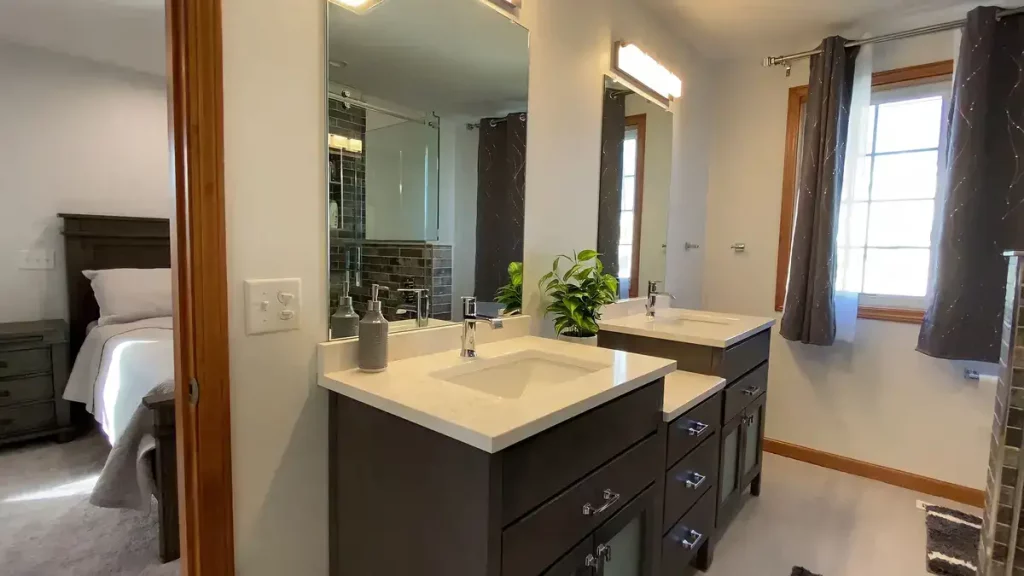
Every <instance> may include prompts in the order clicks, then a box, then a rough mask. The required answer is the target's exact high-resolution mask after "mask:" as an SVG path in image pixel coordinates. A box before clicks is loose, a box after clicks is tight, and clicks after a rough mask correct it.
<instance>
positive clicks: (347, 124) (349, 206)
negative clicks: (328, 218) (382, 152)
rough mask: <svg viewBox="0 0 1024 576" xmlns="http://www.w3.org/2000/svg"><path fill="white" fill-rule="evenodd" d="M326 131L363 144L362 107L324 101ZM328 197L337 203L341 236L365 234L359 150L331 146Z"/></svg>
mask: <svg viewBox="0 0 1024 576" xmlns="http://www.w3.org/2000/svg"><path fill="white" fill-rule="evenodd" d="M327 116H328V131H329V132H330V133H331V134H337V135H339V136H344V137H346V138H355V139H358V140H359V141H360V142H363V143H364V145H365V142H366V110H364V109H362V108H357V107H352V108H348V109H346V108H345V107H344V105H343V104H342V103H341V102H338V101H336V100H328V102H327ZM329 157H330V170H329V172H330V183H329V184H328V187H329V196H330V198H329V200H328V201H330V200H333V201H335V202H337V203H338V207H339V218H338V220H339V225H338V230H339V231H340V233H341V237H343V238H365V237H366V159H365V156H364V153H363V152H351V151H348V150H335V149H332V150H331V153H330V155H329Z"/></svg>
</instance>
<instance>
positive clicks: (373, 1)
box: [329, 0, 384, 14]
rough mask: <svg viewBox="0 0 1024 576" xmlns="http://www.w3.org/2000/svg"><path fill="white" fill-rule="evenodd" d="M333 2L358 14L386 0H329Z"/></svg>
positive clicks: (364, 12)
mask: <svg viewBox="0 0 1024 576" xmlns="http://www.w3.org/2000/svg"><path fill="white" fill-rule="evenodd" d="M329 1H330V2H331V3H332V4H337V5H338V6H341V7H342V8H346V9H348V10H351V11H353V12H355V13H356V14H366V13H367V12H369V11H370V10H371V9H373V7H374V6H376V5H377V4H380V3H381V2H383V1H384V0H329Z"/></svg>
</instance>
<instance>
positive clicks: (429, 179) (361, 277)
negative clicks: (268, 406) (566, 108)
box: [325, 0, 529, 338]
mask: <svg viewBox="0 0 1024 576" xmlns="http://www.w3.org/2000/svg"><path fill="white" fill-rule="evenodd" d="M499 5H500V4H499ZM327 18H328V42H327V44H328V54H327V63H328V66H327V78H328V82H327V98H326V106H327V121H328V130H327V132H328V139H327V140H328V141H327V146H328V160H329V161H328V170H327V172H328V173H327V175H326V185H325V189H326V195H325V197H326V202H327V205H328V210H327V213H328V223H327V226H328V234H327V236H328V242H329V246H328V255H329V261H328V263H327V265H328V270H329V274H328V276H329V280H330V290H329V298H330V302H329V311H330V315H331V318H330V322H329V324H330V337H331V338H345V337H351V336H355V335H356V331H355V330H356V328H355V327H354V326H355V322H354V321H353V318H355V317H361V316H362V315H363V314H364V313H365V311H366V308H367V303H368V302H369V300H370V298H371V289H372V286H373V285H374V284H376V285H378V286H380V287H381V290H380V300H381V303H382V304H381V309H382V312H383V314H384V316H385V318H386V319H387V320H388V321H389V323H390V324H389V328H390V330H391V331H392V332H394V331H400V330H410V329H416V328H426V327H433V326H441V325H445V324H449V323H453V322H458V321H460V320H461V319H462V310H461V297H462V296H475V297H476V298H477V299H478V310H479V313H480V314H481V315H497V314H499V313H501V312H502V311H503V310H504V309H506V308H514V306H512V305H509V304H508V302H507V298H501V300H502V301H503V302H504V303H499V302H498V300H499V298H498V297H497V296H496V295H497V294H498V293H499V290H500V289H501V288H502V287H504V286H506V285H507V284H509V282H510V281H511V278H510V275H509V268H510V263H513V262H521V261H522V250H523V218H524V209H523V208H524V202H525V165H526V141H527V139H526V121H527V114H528V111H527V94H528V84H527V82H528V77H529V34H528V32H527V30H526V29H525V28H523V27H522V26H520V25H519V24H518V23H516V22H514V21H513V20H512V19H510V16H509V15H508V14H507V13H505V12H503V11H501V10H499V9H497V8H496V7H495V5H492V4H491V3H489V2H486V1H484V0H383V1H378V2H374V1H373V0H365V1H364V2H359V1H358V0H335V1H332V2H328V4H327ZM503 293H507V290H506V292H503Z"/></svg>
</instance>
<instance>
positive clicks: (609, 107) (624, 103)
mask: <svg viewBox="0 0 1024 576" xmlns="http://www.w3.org/2000/svg"><path fill="white" fill-rule="evenodd" d="M671 177H672V113H671V112H668V111H666V110H665V109H664V108H663V107H662V106H659V105H657V104H654V103H653V102H652V101H650V100H648V99H647V98H645V97H644V96H642V95H640V94H638V93H636V92H635V91H633V90H632V89H630V88H629V87H627V86H626V85H625V84H622V83H620V82H618V81H617V80H615V79H613V78H612V77H610V76H606V77H605V84H604V107H603V119H602V127H601V178H600V194H599V199H598V223H597V251H598V252H599V253H600V254H601V261H602V263H603V264H604V267H605V270H606V271H607V272H609V273H611V274H614V275H615V276H616V277H617V278H618V280H619V298H620V299H627V298H636V297H638V296H643V295H645V294H646V290H647V286H648V283H649V282H658V283H659V285H660V283H661V282H662V281H663V280H664V279H665V253H666V242H667V238H668V213H669V209H668V208H669V184H670V180H671Z"/></svg>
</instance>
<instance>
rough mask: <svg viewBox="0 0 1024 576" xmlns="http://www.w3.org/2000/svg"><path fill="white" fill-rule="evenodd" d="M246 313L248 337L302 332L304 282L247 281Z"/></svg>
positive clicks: (283, 280)
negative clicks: (288, 331)
mask: <svg viewBox="0 0 1024 576" xmlns="http://www.w3.org/2000/svg"><path fill="white" fill-rule="evenodd" d="M245 309H246V314H245V332H246V334H265V333H267V332H282V331H285V330H298V329H299V315H300V314H299V313H300V312H301V311H302V281H301V280H299V279H298V278H284V279H280V280H246V281H245Z"/></svg>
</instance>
